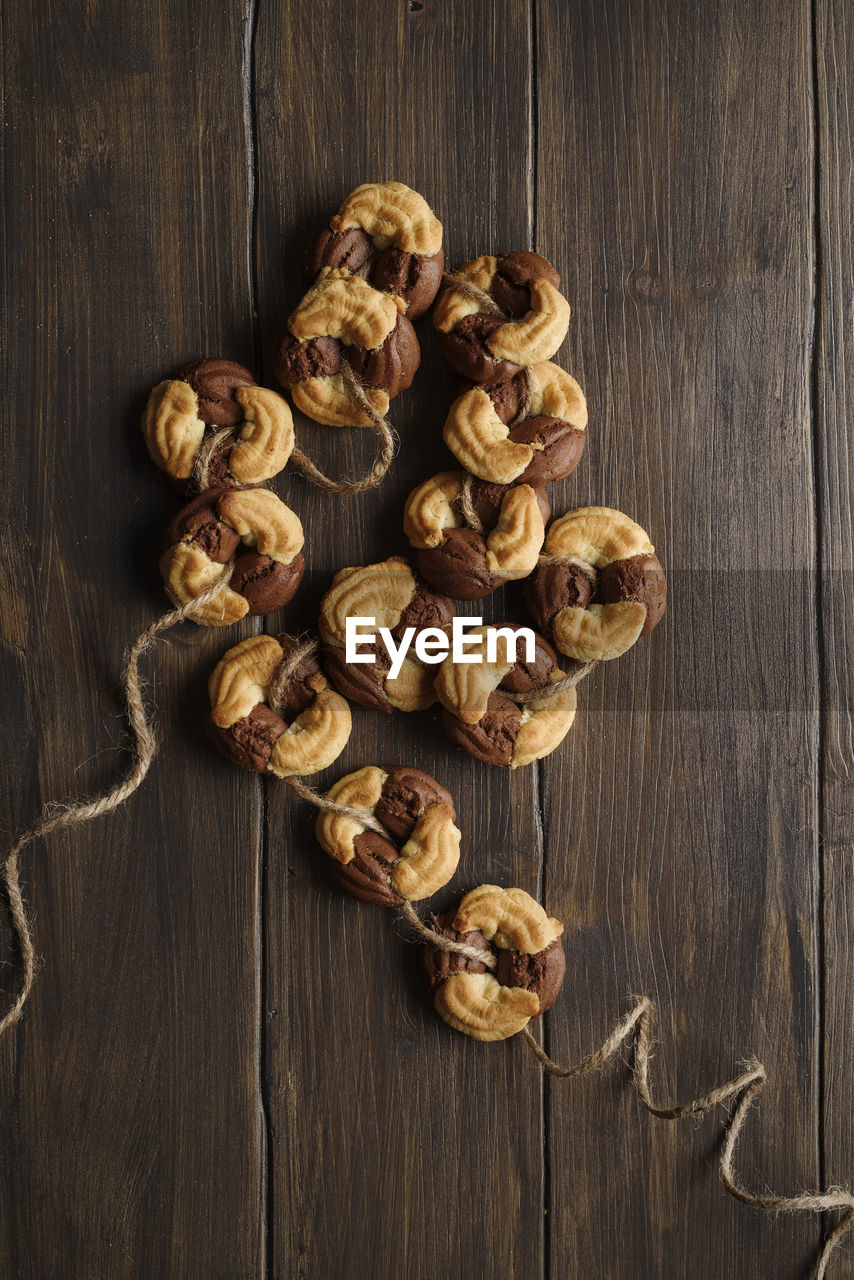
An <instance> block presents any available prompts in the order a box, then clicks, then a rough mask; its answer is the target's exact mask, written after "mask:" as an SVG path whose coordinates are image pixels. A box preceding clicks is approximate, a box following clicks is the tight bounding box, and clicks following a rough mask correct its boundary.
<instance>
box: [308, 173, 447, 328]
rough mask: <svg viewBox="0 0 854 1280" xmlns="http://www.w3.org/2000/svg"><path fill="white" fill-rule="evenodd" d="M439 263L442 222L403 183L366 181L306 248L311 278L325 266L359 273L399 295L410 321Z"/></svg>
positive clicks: (433, 289)
mask: <svg viewBox="0 0 854 1280" xmlns="http://www.w3.org/2000/svg"><path fill="white" fill-rule="evenodd" d="M444 266H445V255H444V253H443V252H442V224H441V223H440V222H439V220H438V218H437V217H436V215H435V214H434V213H433V211H432V209H431V208H430V206H429V205H428V203H427V201H426V200H425V199H424V197H423V196H421V195H419V194H418V192H417V191H413V190H412V188H411V187H407V186H404V184H403V183H402V182H367V183H364V184H363V185H362V186H360V187H357V188H356V190H355V191H351V192H350V194H349V196H348V197H347V199H346V200H345V201H344V203H343V204H342V205H341V208H340V209H339V210H338V212H337V213H336V214H335V216H334V217H332V218H330V220H329V223H328V224H327V225H326V226H325V227H321V228H320V229H319V230H318V231H317V232H316V233H315V234H314V235H313V236H312V238H311V240H310V242H309V245H308V249H307V252H306V273H307V275H308V277H309V279H310V280H311V281H314V280H315V279H316V278H317V276H318V275H319V274H320V272H321V271H322V270H323V268H324V267H333V268H340V267H343V268H345V269H346V270H347V271H350V272H352V273H353V274H355V273H356V272H359V273H360V274H363V275H365V276H366V277H367V279H368V280H370V282H371V284H373V286H374V288H376V289H382V290H387V291H389V292H390V293H394V294H397V295H398V296H399V297H401V298H402V299H403V301H404V302H405V304H406V314H407V316H408V317H409V319H410V320H415V319H417V317H418V316H420V315H423V314H424V312H425V311H427V310H428V308H429V307H430V306H431V304H432V302H433V299H434V298H435V297H436V293H437V292H438V289H439V285H440V284H441V282H442V272H443V270H444Z"/></svg>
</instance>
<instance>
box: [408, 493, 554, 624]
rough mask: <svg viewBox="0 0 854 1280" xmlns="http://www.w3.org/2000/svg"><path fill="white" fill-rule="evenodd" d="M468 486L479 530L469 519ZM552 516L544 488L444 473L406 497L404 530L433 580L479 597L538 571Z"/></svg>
mask: <svg viewBox="0 0 854 1280" xmlns="http://www.w3.org/2000/svg"><path fill="white" fill-rule="evenodd" d="M466 484H468V494H469V497H470V499H471V506H472V508H473V511H474V515H475V518H476V519H477V521H478V522H479V524H480V526H481V527H480V529H474V528H471V527H470V526H468V525H467V524H466V517H465V515H464V511H463V505H464V504H463V496H464V488H465V486H466ZM549 514H550V508H549V503H548V499H547V498H546V495H545V493H544V492H543V490H542V489H534V488H532V487H531V486H530V485H525V484H520V485H510V486H505V485H492V484H487V483H485V482H484V481H482V480H473V479H471V478H470V477H469V478H467V477H466V475H465V473H464V472H462V471H440V472H439V473H438V475H435V476H431V478H430V479H429V480H425V481H424V483H423V484H420V485H419V486H418V488H417V489H413V491H412V493H411V494H410V495H409V497H408V498H407V500H406V506H405V507H404V513H403V532H404V533H405V534H406V537H407V538H408V539H409V542H410V543H411V545H412V546H413V547H415V548H416V549H417V550H418V569H419V571H420V573H421V574H422V576H423V577H424V578H426V579H427V581H428V582H430V583H432V585H433V586H435V587H441V589H442V590H443V591H444V592H446V594H447V595H449V596H451V598H452V599H454V600H481V599H483V597H484V596H487V595H489V594H490V593H491V592H493V591H495V590H496V589H497V588H498V587H500V586H502V585H503V584H504V583H505V582H509V581H513V580H515V579H518V578H524V577H527V575H528V574H529V573H531V572H532V571H533V570H534V568H535V567H536V565H537V559H538V556H539V553H540V549H541V548H542V545H543V540H544V538H545V534H546V522H547V521H548V518H549Z"/></svg>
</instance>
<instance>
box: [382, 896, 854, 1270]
mask: <svg viewBox="0 0 854 1280" xmlns="http://www.w3.org/2000/svg"><path fill="white" fill-rule="evenodd" d="M401 911H402V914H403V916H404V918H405V919H406V921H407V923H408V924H409V925H410V926H411V927H412V929H413V930H414V932H415V933H417V934H418V936H419V937H420V938H423V939H424V941H425V942H426V943H428V944H429V945H430V946H431V947H434V948H435V949H437V950H439V951H445V952H448V953H456V954H457V955H461V956H465V957H467V959H469V960H477V961H479V962H480V963H481V964H484V965H486V967H487V968H488V969H494V968H495V967H496V963H497V962H496V959H495V955H494V954H493V952H491V951H483V950H482V949H481V948H480V947H473V946H470V945H469V944H468V943H465V942H457V941H456V939H454V938H448V937H446V936H445V935H444V934H442V933H438V932H437V931H436V930H435V929H431V928H430V926H429V925H426V924H425V923H424V921H423V920H421V919H420V917H419V916H418V913H417V912H416V911H415V909H414V907H413V906H412V904H411V903H410V902H405V903H404V904H403V907H402V908H401ZM634 999H635V1005H634V1008H633V1009H631V1010H630V1011H629V1013H627V1014H626V1015H625V1017H623V1018H621V1019H620V1021H619V1022H618V1023H617V1025H616V1026H615V1027H614V1029H613V1031H612V1032H611V1034H610V1035H609V1036H608V1037H607V1038H606V1039H605V1040H604V1041H603V1043H602V1044H601V1045H600V1046H599V1048H598V1049H594V1051H593V1052H592V1053H589V1054H588V1055H587V1056H586V1057H585V1058H582V1059H581V1061H580V1062H577V1063H574V1064H573V1065H572V1066H568V1067H567V1066H561V1065H560V1064H559V1063H557V1062H554V1061H553V1059H552V1058H550V1057H549V1055H548V1054H547V1053H546V1051H545V1049H543V1048H542V1046H541V1045H540V1044H539V1043H538V1041H537V1040H536V1039H535V1038H534V1036H533V1035H532V1033H531V1031H530V1030H529V1029H528V1027H525V1028H524V1030H523V1031H522V1036H523V1038H524V1040H525V1044H526V1045H527V1047H528V1049H530V1051H531V1053H532V1054H533V1055H534V1057H535V1058H536V1059H537V1061H538V1062H539V1063H540V1065H541V1066H542V1068H543V1070H544V1071H545V1072H546V1073H547V1074H548V1075H550V1076H555V1077H557V1078H560V1079H573V1080H574V1079H577V1078H578V1077H579V1076H584V1075H588V1074H589V1073H590V1072H591V1071H598V1070H599V1069H600V1068H601V1067H604V1066H605V1065H606V1064H607V1063H608V1062H610V1060H611V1059H612V1058H614V1057H615V1056H616V1055H617V1054H618V1053H619V1052H620V1050H621V1049H622V1047H623V1045H626V1044H628V1043H629V1042H630V1041H631V1042H632V1048H633V1055H632V1056H633V1064H632V1084H633V1086H634V1088H635V1091H636V1092H637V1094H638V1096H639V1098H640V1100H641V1102H642V1103H643V1105H644V1106H645V1107H646V1109H647V1111H648V1112H649V1113H650V1115H653V1116H656V1117H657V1118H658V1119H660V1120H681V1119H683V1118H684V1117H685V1116H700V1115H704V1114H705V1112H707V1111H711V1109H712V1108H713V1107H716V1106H718V1105H719V1104H721V1103H726V1102H730V1101H733V1100H734V1101H735V1110H734V1111H733V1113H732V1117H731V1119H730V1121H729V1124H728V1125H727V1126H726V1128H725V1131H724V1132H725V1137H724V1142H723V1146H722V1147H721V1156H720V1166H719V1167H720V1177H721V1182H722V1183H723V1185H724V1187H725V1189H726V1190H727V1191H728V1192H729V1194H730V1195H731V1196H733V1197H734V1198H735V1199H736V1200H739V1201H740V1202H741V1203H742V1204H746V1205H748V1206H749V1207H750V1208H752V1209H762V1210H764V1211H765V1212H766V1213H775V1214H776V1213H797V1212H806V1213H826V1212H828V1211H832V1210H835V1209H844V1210H845V1212H844V1214H843V1215H842V1217H841V1218H840V1220H839V1222H838V1223H837V1224H836V1226H835V1227H834V1228H833V1230H832V1231H831V1233H830V1235H829V1236H828V1237H827V1239H826V1240H825V1242H824V1244H823V1246H822V1250H821V1255H820V1257H819V1264H818V1271H817V1272H816V1280H824V1278H825V1276H826V1275H827V1268H828V1265H829V1263H830V1258H831V1255H832V1254H833V1252H834V1250H835V1249H836V1247H837V1245H838V1244H839V1243H840V1241H841V1240H842V1239H843V1237H844V1236H845V1235H846V1234H847V1233H848V1231H849V1230H850V1229H851V1227H852V1225H854V1195H852V1194H851V1192H850V1191H846V1190H845V1189H844V1188H842V1187H829V1188H828V1189H827V1191H809V1192H802V1193H801V1194H799V1195H794V1196H777V1195H772V1194H759V1193H755V1192H753V1191H748V1190H747V1188H746V1187H745V1186H744V1183H743V1182H742V1181H741V1178H740V1177H739V1175H738V1173H737V1172H736V1169H735V1149H736V1146H737V1144H738V1139H739V1137H740V1135H741V1131H742V1129H743V1128H744V1122H745V1120H746V1119H747V1113H748V1111H749V1110H750V1108H751V1107H752V1106H753V1103H754V1102H755V1101H756V1099H757V1098H758V1097H759V1095H760V1093H761V1092H762V1090H763V1089H764V1087H765V1082H766V1080H767V1078H768V1077H767V1073H766V1071H765V1068H764V1066H763V1065H762V1063H761V1062H759V1061H757V1059H755V1058H751V1059H750V1060H749V1061H748V1062H746V1063H745V1069H744V1071H743V1072H742V1073H741V1075H739V1076H736V1077H735V1079H734V1080H728V1081H727V1082H726V1083H725V1084H721V1085H717V1086H716V1087H715V1088H714V1089H711V1090H710V1091H709V1092H708V1093H704V1094H702V1095H701V1096H700V1097H699V1098H693V1099H691V1101H690V1102H682V1103H677V1104H674V1105H672V1106H661V1105H659V1104H658V1103H657V1102H655V1101H653V1097H652V1092H651V1089H650V1082H649V1064H650V1056H651V1045H652V1034H653V1024H654V1019H655V1005H654V1003H653V1002H652V1000H650V999H649V997H648V996H636V997H634Z"/></svg>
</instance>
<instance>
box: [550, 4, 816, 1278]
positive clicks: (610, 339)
mask: <svg viewBox="0 0 854 1280" xmlns="http://www.w3.org/2000/svg"><path fill="white" fill-rule="evenodd" d="M537 14H538V37H539V38H538V45H537V83H538V85H539V94H538V120H539V134H538V139H539V145H538V150H537V175H538V182H537V248H538V249H540V250H541V251H542V252H544V253H545V254H546V255H547V256H549V257H550V258H552V259H553V260H554V261H555V262H556V265H557V266H558V267H559V269H560V270H561V271H562V272H563V273H564V274H565V279H566V282H567V287H568V295H569V297H570V299H571V300H572V302H573V304H574V307H575V322H574V325H573V327H572V343H571V359H570V367H571V368H572V371H573V372H574V373H576V374H577V375H578V377H579V379H580V381H581V382H582V385H583V386H584V387H585V389H586V391H587V394H588V397H589V400H590V406H591V428H590V445H589V452H588V455H587V458H586V460H585V462H584V463H583V464H582V466H581V467H580V468H579V470H578V471H577V472H576V473H575V474H574V475H573V476H572V477H571V479H570V481H568V482H567V483H566V485H565V492H564V494H562V495H561V496H560V498H556V500H555V504H554V506H555V511H556V512H561V511H563V510H564V509H566V508H567V507H569V506H574V505H579V504H587V503H604V504H607V505H615V506H619V507H621V508H622V509H624V510H626V511H628V513H629V514H630V515H632V516H633V517H635V518H636V519H638V520H640V522H641V523H642V524H643V525H644V526H645V527H646V528H649V529H650V530H651V532H652V536H653V541H654V542H655V543H656V544H657V549H658V550H659V552H660V554H661V556H662V560H663V562H664V564H665V566H666V567H667V569H668V572H669V574H670V586H671V590H670V608H669V611H668V616H667V618H666V621H665V623H664V625H663V626H662V627H660V628H659V630H658V631H657V632H656V633H655V634H653V635H652V636H651V637H649V639H648V641H647V642H645V643H641V644H639V645H638V646H637V647H636V649H635V650H634V651H633V652H632V653H631V654H630V655H627V656H626V657H625V658H624V659H622V660H621V661H620V662H619V663H613V664H610V665H609V667H608V668H607V670H604V671H601V672H599V673H596V674H595V675H594V677H592V678H591V679H590V680H589V681H588V682H587V683H586V685H585V686H584V689H583V693H582V695H581V699H580V702H581V711H580V714H579V717H578V722H577V725H576V728H575V730H574V732H573V735H572V741H571V742H570V743H569V744H568V748H567V749H566V750H563V751H561V752H560V753H557V754H556V755H555V756H554V757H552V758H551V759H549V760H548V761H547V762H545V764H544V767H543V776H544V794H545V798H546V818H545V826H546V833H547V836H546V854H545V868H546V870H545V878H544V879H545V892H546V896H547V899H548V902H549V909H550V910H552V911H555V912H556V913H557V914H558V915H559V916H561V917H562V918H563V919H565V920H567V921H568V922H570V928H571V930H574V931H575V932H574V937H573V936H572V934H571V942H570V951H569V954H570V958H571V964H570V980H569V981H568V984H567V988H566V989H565V996H564V999H563V1002H562V1004H561V1005H560V1006H559V1008H556V1009H555V1010H553V1012H552V1015H550V1018H549V1020H548V1021H549V1028H548V1035H547V1038H548V1042H549V1045H550V1049H551V1051H552V1053H553V1056H557V1057H558V1059H560V1060H563V1061H566V1060H573V1059H575V1058H577V1057H579V1056H580V1055H581V1054H582V1053H583V1052H586V1051H589V1049H590V1048H592V1047H593V1046H594V1045H595V1044H597V1043H598V1042H599V1041H600V1040H601V1039H602V1038H603V1035H604V1033H605V1032H606V1031H607V1030H608V1029H609V1028H610V1026H611V1025H612V1024H613V1022H614V1021H615V1019H616V1017H617V1015H618V1013H620V1012H621V1011H623V1010H624V1009H625V1008H626V1007H627V1006H626V997H627V996H628V995H629V994H630V993H632V992H635V991H643V992H646V993H648V994H649V995H651V996H653V998H654V999H655V1000H656V1002H657V1004H658V1006H659V1008H660V1011H661V1028H660V1040H661V1043H660V1049H659V1053H658V1056H657V1063H656V1075H657V1089H658V1092H659V1093H660V1095H661V1096H662V1097H663V1098H665V1099H668V1098H679V1099H685V1098H688V1097H694V1096H696V1095H697V1094H698V1093H700V1092H702V1091H703V1090H704V1089H706V1088H708V1087H709V1086H710V1085H711V1084H712V1083H713V1082H717V1081H721V1080H724V1079H727V1078H729V1077H731V1076H732V1075H734V1074H735V1073H736V1071H737V1069H738V1063H739V1062H740V1060H741V1059H742V1058H743V1057H744V1056H746V1055H747V1054H749V1053H756V1054H757V1055H758V1056H760V1057H761V1058H762V1060H763V1061H764V1062H765V1064H766V1066H767V1068H768V1070H769V1073H770V1084H769V1087H768V1091H767V1094H766V1098H765V1100H764V1101H763V1106H762V1117H761V1123H760V1122H759V1121H758V1120H753V1121H752V1122H751V1126H750V1129H749V1130H748V1132H747V1134H746V1135H745V1138H744V1144H743V1148H742V1153H741V1156H740V1165H741V1169H742V1171H743V1174H744V1176H745V1178H746V1179H747V1181H748V1183H749V1184H750V1185H752V1186H757V1187H759V1188H766V1187H769V1186H770V1187H774V1188H781V1189H783V1190H785V1189H789V1190H792V1191H793V1190H796V1189H798V1188H800V1187H801V1186H805V1185H815V1183H816V1180H817V1178H818V1173H819V1170H818V1162H817V1118H818V1098H819V1081H818V1078H817V1075H816V1070H815V1068H816V1063H817V1058H818V1042H817V1025H816V1024H817V1004H816V999H815V984H816V981H817V968H816V963H817V958H816V946H817V920H816V906H817V899H816V894H817V881H816V856H817V850H816V831H815V827H816V823H815V817H816V758H817V745H818V742H817V735H818V709H817V696H816V685H817V646H816V625H815V617H814V599H813V595H812V584H811V573H812V568H813V563H814V556H815V531H814V511H813V502H812V483H813V477H812V461H811V450H812V445H811V430H810V428H811V423H810V387H809V362H810V354H811V347H810V342H811V332H812V303H813V298H812V294H813V288H814V257H813V245H812V239H811V235H812V226H811V215H812V194H811V173H812V161H813V153H812V133H811V129H812V121H811V98H810V92H811V80H810V62H809V30H810V15H809V9H808V7H807V5H805V4H800V5H792V6H781V5H777V4H773V3H766V4H756V5H750V6H743V5H738V4H729V3H725V4H720V5H716V6H707V7H706V8H700V9H698V8H696V7H692V6H687V5H683V4H679V3H665V4H641V5H636V6H635V5H633V6H628V5H623V4H620V3H618V2H614V3H608V4H579V5H578V6H575V7H574V9H573V13H572V17H571V20H570V21H568V22H567V21H565V20H564V17H563V15H562V14H561V13H560V12H559V10H558V7H557V6H553V5H549V4H543V5H539V6H538V7H537ZM567 157H571V163H567V162H566V158H567ZM560 212H562V214H563V217H560V216H559V213H560ZM556 491H557V486H556V487H555V492H556ZM547 1114H548V1117H549V1123H548V1129H547V1135H546V1142H547V1146H546V1151H547V1166H548V1170H549V1199H548V1205H547V1208H548V1213H549V1224H550V1252H549V1262H550V1273H551V1274H554V1275H567V1276H581V1275H603V1276H604V1275H607V1276H608V1277H609V1280H620V1278H621V1277H629V1276H631V1277H633V1278H634V1277H637V1276H638V1275H644V1276H659V1275H661V1276H664V1275H667V1276H670V1275H685V1276H695V1275H696V1276H701V1275H702V1276H707V1275H708V1276H712V1275H721V1276H723V1275H726V1276H727V1277H731V1278H732V1280H737V1278H741V1277H744V1280H747V1278H748V1277H752V1276H755V1275H758V1274H762V1275H780V1276H783V1275H786V1276H789V1275H791V1276H795V1275H799V1274H801V1273H803V1274H806V1272H805V1270H804V1268H806V1266H807V1263H808V1261H809V1259H810V1258H811V1257H812V1256H813V1254H814V1250H815V1248H816V1244H817V1241H818V1236H819V1224H818V1223H817V1221H816V1220H815V1219H814V1218H812V1219H811V1218H809V1217H806V1218H801V1219H799V1220H797V1221H792V1220H788V1221H776V1222H772V1221H770V1220H768V1219H762V1218H761V1217H760V1216H759V1215H757V1214H755V1213H749V1212H746V1211H745V1210H744V1209H743V1208H741V1207H740V1206H738V1205H736V1204H735V1203H734V1202H733V1201H731V1200H729V1199H728V1198H727V1197H726V1196H725V1195H724V1194H723V1192H722V1189H721V1187H720V1184H719V1182H718V1180H717V1177H716V1170H715V1155H716V1149H717V1139H718V1134H719V1131H720V1121H721V1119H722V1118H723V1117H719V1118H718V1119H717V1120H716V1121H711V1120H707V1121H705V1122H704V1123H703V1124H702V1125H701V1126H700V1127H698V1128H697V1129H696V1130H695V1131H691V1129H690V1126H689V1128H688V1131H687V1132H686V1131H685V1129H684V1127H683V1128H682V1129H681V1130H677V1128H676V1127H675V1126H672V1125H671V1126H670V1127H668V1126H667V1125H665V1124H661V1123H658V1124H656V1122H654V1121H651V1120H650V1119H649V1118H648V1117H647V1116H646V1115H645V1114H644V1113H642V1112H641V1113H640V1114H639V1113H638V1107H637V1105H636V1103H635V1101H634V1100H633V1098H632V1096H631V1093H630V1090H629V1089H628V1088H627V1079H626V1072H625V1071H619V1070H616V1071H612V1072H611V1073H610V1075H609V1078H608V1080H607V1081H603V1080H601V1079H598V1080H590V1081H588V1082H585V1083H582V1084H581V1085H580V1086H578V1087H576V1088H569V1087H567V1086H566V1085H565V1084H561V1083H560V1082H555V1083H554V1084H552V1085H551V1087H550V1089H549V1093H548V1098H547ZM577 1184H580V1185H581V1186H583V1188H584V1190H583V1194H581V1195H580V1196H579V1195H575V1194H573V1188H574V1187H575V1186H576V1185H577Z"/></svg>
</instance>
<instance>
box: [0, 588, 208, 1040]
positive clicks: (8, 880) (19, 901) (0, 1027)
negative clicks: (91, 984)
mask: <svg viewBox="0 0 854 1280" xmlns="http://www.w3.org/2000/svg"><path fill="white" fill-rule="evenodd" d="M232 572H233V566H232V565H226V567H225V570H224V572H223V573H222V574H221V575H220V577H218V578H217V580H216V582H215V583H213V585H212V586H210V587H208V588H207V589H206V590H205V591H203V592H202V593H201V595H198V596H197V597H196V598H195V600H190V601H188V603H187V604H182V605H179V606H178V608H176V609H171V610H170V611H169V612H168V613H164V614H163V616H162V617H160V618H158V619H157V620H156V621H155V622H152V623H151V625H150V626H148V627H146V629H145V630H144V631H143V632H142V634H141V635H140V636H137V638H136V640H134V642H133V644H132V645H131V646H130V648H129V649H128V650H127V654H126V657H125V665H124V670H123V671H122V687H123V689H124V693H125V710H126V714H127V719H128V724H129V726H130V731H131V757H132V764H131V768H130V771H129V772H128V774H127V776H126V777H125V778H124V779H123V780H122V781H121V782H119V783H117V784H116V786H115V787H113V788H112V790H110V791H107V792H105V794H104V795H101V796H97V797H96V798H95V799H94V800H75V801H73V802H71V803H61V802H50V803H48V804H46V805H45V806H44V809H43V810H42V814H41V817H40V818H37V819H36V821H35V822H34V823H33V824H32V825H31V826H29V827H27V828H26V830H25V831H23V832H21V834H20V835H19V836H18V838H17V840H16V841H15V843H14V844H13V845H12V847H11V848H10V849H9V851H8V852H7V854H6V860H5V863H4V866H3V884H4V887H5V890H6V894H7V897H8V900H9V912H10V915H11V917H12V926H13V928H14V931H15V936H16V938H17V941H18V946H19V948H20V952H21V959H22V961H23V965H24V972H23V977H22V980H21V986H20V990H19V991H18V994H17V996H16V997H15V1000H14V1002H13V1004H12V1006H11V1008H10V1009H9V1010H8V1011H7V1012H6V1013H5V1014H4V1016H3V1017H2V1018H0V1035H2V1034H3V1032H4V1031H6V1030H7V1029H8V1028H9V1027H12V1026H14V1024H15V1023H16V1022H17V1021H18V1020H19V1019H20V1017H21V1014H22V1012H23V1009H24V1005H25V1004H26V1003H27V1000H28V999H29V995H30V991H31V990H32V986H33V980H34V977H35V967H36V953H35V947H34V946H33V938H32V933H31V932H30V926H29V922H28V920H27V913H26V911H25V910H24V901H23V897H22V895H21V882H20V874H19V858H20V854H21V850H22V849H24V848H25V847H26V846H27V845H28V844H31V843H32V841H33V840H39V839H41V838H42V837H43V836H48V835H50V834H51V833H52V832H54V831H59V830H61V828H63V827H77V826H80V825H81V824H82V823H84V822H89V821H91V819H92V818H100V817H101V816H102V815H103V814H105V813H112V812H113V810H114V809H118V807H119V806H120V805H122V804H124V802H125V800H127V799H128V797H129V796H132V795H133V793H134V792H135V791H136V790H137V789H138V788H139V787H140V786H141V784H142V782H143V781H144V779H145V777H146V774H147V773H148V771H149V769H150V768H151V764H152V761H153V760H154V757H155V756H156V755H157V739H156V737H155V734H154V728H153V726H152V724H151V720H150V719H149V713H148V710H147V709H146V705H145V700H144V698H143V696H142V688H141V685H140V679H139V661H140V658H141V657H142V656H143V654H144V653H146V652H147V651H148V649H150V648H151V646H152V645H153V644H154V641H155V640H156V639H157V637H158V636H159V635H161V634H162V632H164V631H168V630H169V629H170V627H176V626H178V624H179V623H181V622H185V621H187V619H188V618H192V616H193V614H194V613H195V612H196V611H197V610H198V609H200V608H203V607H204V606H205V605H206V604H210V602H211V601H212V600H214V599H215V598H216V597H217V596H218V595H219V593H220V592H221V591H223V590H224V589H225V588H226V587H227V586H228V583H229V582H230V581H231V575H232Z"/></svg>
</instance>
